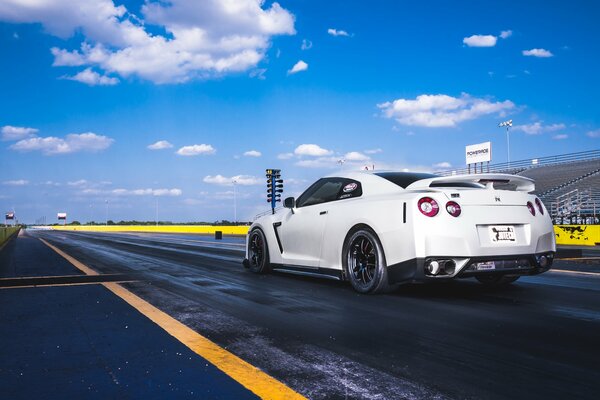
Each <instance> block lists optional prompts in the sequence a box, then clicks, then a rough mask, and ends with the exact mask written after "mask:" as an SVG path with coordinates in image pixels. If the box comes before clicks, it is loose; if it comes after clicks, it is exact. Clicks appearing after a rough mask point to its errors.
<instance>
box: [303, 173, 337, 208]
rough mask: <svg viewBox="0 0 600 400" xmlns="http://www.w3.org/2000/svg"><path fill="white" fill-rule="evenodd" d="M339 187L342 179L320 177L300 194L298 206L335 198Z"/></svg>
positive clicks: (324, 201)
mask: <svg viewBox="0 0 600 400" xmlns="http://www.w3.org/2000/svg"><path fill="white" fill-rule="evenodd" d="M341 189H342V181H340V180H339V179H332V178H325V179H321V180H319V181H317V184H314V185H313V186H311V187H310V188H309V189H308V190H307V191H306V192H305V193H304V194H302V196H300V198H299V199H298V207H306V206H312V205H315V204H321V203H326V202H328V201H333V200H336V199H337V196H338V193H339V192H340V190H341Z"/></svg>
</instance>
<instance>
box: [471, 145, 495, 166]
mask: <svg viewBox="0 0 600 400" xmlns="http://www.w3.org/2000/svg"><path fill="white" fill-rule="evenodd" d="M465 150H466V151H465V159H466V160H467V165H469V164H476V163H480V162H486V161H492V142H485V143H478V144H472V145H469V146H466V148H465Z"/></svg>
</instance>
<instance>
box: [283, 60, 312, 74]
mask: <svg viewBox="0 0 600 400" xmlns="http://www.w3.org/2000/svg"><path fill="white" fill-rule="evenodd" d="M307 69H308V64H307V63H305V62H304V61H302V60H300V61H298V62H297V63H296V64H294V66H293V67H292V69H290V70H288V72H287V73H288V75H292V74H296V73H298V72H301V71H306V70H307Z"/></svg>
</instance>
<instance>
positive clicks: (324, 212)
mask: <svg viewBox="0 0 600 400" xmlns="http://www.w3.org/2000/svg"><path fill="white" fill-rule="evenodd" d="M325 214H327V211H321V212H320V213H319V215H325Z"/></svg>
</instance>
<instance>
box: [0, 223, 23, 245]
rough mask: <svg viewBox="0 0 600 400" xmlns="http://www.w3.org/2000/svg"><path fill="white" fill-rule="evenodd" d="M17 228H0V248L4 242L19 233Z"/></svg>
mask: <svg viewBox="0 0 600 400" xmlns="http://www.w3.org/2000/svg"><path fill="white" fill-rule="evenodd" d="M19 229H20V228H19V227H18V226H17V227H13V226H9V227H8V228H0V247H2V245H4V242H6V241H7V240H8V239H9V238H10V237H11V236H12V235H13V234H15V233H17V232H18V231H19Z"/></svg>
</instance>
